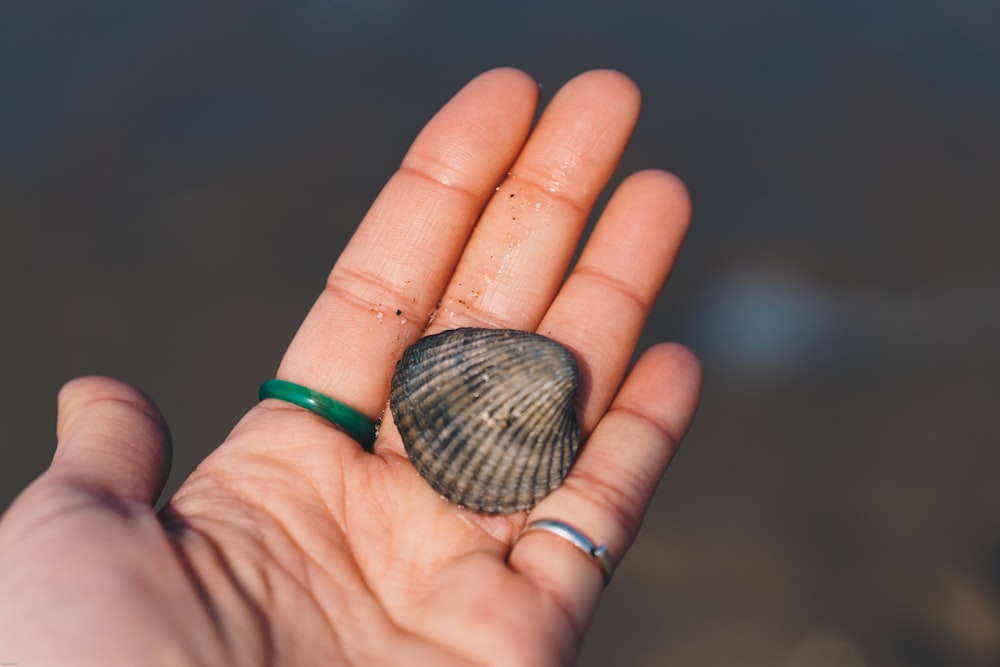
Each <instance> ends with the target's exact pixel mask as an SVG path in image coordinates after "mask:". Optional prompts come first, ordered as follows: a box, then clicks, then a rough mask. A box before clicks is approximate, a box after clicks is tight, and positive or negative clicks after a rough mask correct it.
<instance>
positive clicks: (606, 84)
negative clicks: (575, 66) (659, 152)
mask: <svg viewBox="0 0 1000 667" xmlns="http://www.w3.org/2000/svg"><path fill="white" fill-rule="evenodd" d="M578 83H583V84H586V85H588V86H599V87H601V88H603V89H604V90H606V91H608V92H613V93H614V94H615V95H617V96H618V97H619V98H621V99H624V100H627V101H629V102H634V103H635V104H639V103H640V102H641V100H642V91H641V90H640V88H639V84H637V83H636V82H635V80H634V79H632V77H630V76H628V75H627V74H625V73H623V72H620V71H618V70H615V69H592V70H588V71H586V72H583V73H581V74H578V75H576V76H575V77H573V78H572V79H570V81H569V83H568V84H567V85H576V84H578Z"/></svg>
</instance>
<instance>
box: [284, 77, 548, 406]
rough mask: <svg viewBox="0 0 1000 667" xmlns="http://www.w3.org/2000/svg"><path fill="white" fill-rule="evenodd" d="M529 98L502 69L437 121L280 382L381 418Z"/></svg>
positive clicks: (382, 202) (353, 247) (527, 119)
mask: <svg viewBox="0 0 1000 667" xmlns="http://www.w3.org/2000/svg"><path fill="white" fill-rule="evenodd" d="M537 101H538V85H537V83H536V82H535V81H534V80H533V79H531V78H530V77H529V76H528V75H526V74H524V73H523V72H520V71H517V70H511V69H501V70H493V71H491V72H487V73H485V74H483V75H481V76H479V77H477V78H476V79H474V80H473V81H472V82H470V83H469V84H468V85H466V86H465V87H464V88H463V89H462V90H461V91H460V92H459V93H458V94H457V95H456V96H455V97H454V98H452V100H451V101H450V102H448V104H446V105H445V106H444V108H442V109H441V111H439V112H438V113H437V115H436V116H435V117H434V118H433V119H432V120H431V121H430V122H429V123H428V124H427V126H426V127H425V128H424V130H423V131H422V132H421V133H420V135H419V136H418V137H417V139H416V140H415V141H414V143H413V146H412V147H411V149H410V151H409V152H408V153H407V155H406V157H405V158H404V159H403V162H402V164H401V166H400V168H399V170H398V171H397V172H396V173H395V174H394V175H393V176H392V177H391V178H390V180H389V182H388V183H387V184H386V186H385V188H384V189H383V190H382V192H381V193H380V194H379V196H378V198H377V199H376V200H375V203H374V204H373V205H372V207H371V209H370V210H369V211H368V213H367V215H366V216H365V218H364V220H363V221H362V222H361V225H360V226H359V227H358V230H357V231H356V232H355V234H354V236H353V238H352V239H351V241H350V243H349V244H348V246H347V248H346V249H345V250H344V252H343V253H342V254H341V256H340V259H339V260H338V261H337V263H336V265H335V266H334V268H333V271H332V272H331V274H330V277H329V279H328V281H327V284H326V287H325V289H324V290H323V292H322V294H321V295H320V296H319V298H318V299H317V301H316V303H315V305H314V306H313V308H312V310H311V311H310V312H309V315H308V316H307V317H306V319H305V321H304V322H303V324H302V326H301V328H300V329H299V331H298V333H297V334H296V336H295V338H294V340H293V341H292V343H291V345H290V346H289V348H288V351H287V352H286V354H285V357H284V359H283V360H282V362H281V365H280V367H279V369H278V377H280V378H283V379H287V380H290V381H292V382H296V383H300V384H303V385H305V386H307V387H310V388H312V389H315V390H317V391H320V392H322V393H324V394H328V395H330V396H333V397H335V398H337V399H338V400H341V401H344V402H346V403H349V404H350V405H351V406H352V407H354V408H356V409H357V410H360V411H361V412H362V413H364V414H366V415H368V416H369V417H375V416H377V415H378V413H379V412H380V411H381V409H382V408H383V406H384V402H385V397H386V396H387V395H388V385H389V381H390V377H391V373H392V369H393V366H394V362H395V360H396V359H398V358H399V356H400V355H401V354H402V351H403V349H405V348H406V347H407V346H408V345H409V344H410V343H412V342H413V341H414V340H416V338H418V337H419V336H420V334H421V332H422V331H423V329H424V326H425V325H426V323H427V321H428V319H429V317H430V314H431V312H432V311H433V309H434V307H435V306H436V304H437V302H438V300H439V298H440V296H441V293H442V292H443V290H444V288H445V285H446V284H447V281H448V279H449V277H450V276H451V273H452V271H453V270H454V267H455V265H456V264H457V262H458V258H459V256H460V255H461V253H462V249H463V248H464V247H465V243H466V241H467V240H468V237H469V234H470V233H471V230H472V228H473V227H474V225H475V223H476V219H477V218H478V216H479V213H480V211H481V209H482V208H483V206H484V205H485V202H486V201H487V199H488V198H489V196H490V195H491V194H492V193H493V191H494V189H495V187H496V185H497V184H498V183H499V182H500V181H501V180H502V178H503V176H504V174H505V173H506V171H507V169H508V167H509V166H510V164H511V163H512V162H513V160H514V158H515V157H516V156H517V154H518V152H519V151H520V149H521V146H522V144H523V143H524V141H525V138H526V137H527V135H528V131H529V129H530V126H531V121H532V118H533V115H534V111H535V105H536V104H537ZM414 258H417V259H418V260H419V261H414Z"/></svg>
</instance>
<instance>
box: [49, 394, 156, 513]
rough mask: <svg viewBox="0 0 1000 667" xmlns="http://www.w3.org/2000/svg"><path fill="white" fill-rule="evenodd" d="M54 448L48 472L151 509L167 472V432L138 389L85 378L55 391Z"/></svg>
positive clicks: (147, 400)
mask: <svg viewBox="0 0 1000 667" xmlns="http://www.w3.org/2000/svg"><path fill="white" fill-rule="evenodd" d="M56 435H57V437H58V444H57V445H56V453H55V456H54V457H53V459H52V465H51V467H50V469H49V473H50V474H52V475H53V476H58V477H59V478H60V479H61V480H62V481H64V482H69V483H74V484H79V485H81V486H84V487H88V488H92V489H97V490H102V491H104V492H106V493H111V494H113V495H115V496H118V497H121V498H126V499H129V500H134V501H138V502H144V503H148V504H152V503H154V502H155V501H156V498H157V496H159V495H160V491H162V490H163V485H164V483H166V480H167V474H168V473H169V472H170V456H171V446H170V433H169V431H168V430H167V424H166V421H165V420H164V419H163V415H162V414H161V413H160V411H159V409H158V408H157V407H156V405H154V404H153V402H152V401H151V400H150V399H149V398H148V397H147V396H146V395H145V394H143V393H142V392H141V391H139V390H138V389H136V388H134V387H132V386H130V385H127V384H125V383H124V382H119V381H117V380H112V379H110V378H102V377H84V378H78V379H76V380H72V381H70V382H68V383H67V384H66V385H65V386H63V388H62V390H61V391H60V392H59V418H58V422H57V425H56Z"/></svg>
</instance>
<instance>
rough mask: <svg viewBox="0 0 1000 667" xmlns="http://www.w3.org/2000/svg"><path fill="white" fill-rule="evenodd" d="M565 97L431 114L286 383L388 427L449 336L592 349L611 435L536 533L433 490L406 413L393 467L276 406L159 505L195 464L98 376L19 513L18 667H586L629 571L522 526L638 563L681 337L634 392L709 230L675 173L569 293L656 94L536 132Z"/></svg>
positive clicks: (124, 393) (674, 442)
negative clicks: (471, 333)
mask: <svg viewBox="0 0 1000 667" xmlns="http://www.w3.org/2000/svg"><path fill="white" fill-rule="evenodd" d="M537 97H538V88H537V86H536V84H535V82H534V81H533V80H531V79H530V78H528V77H527V76H525V75H524V74H522V73H520V72H517V71H513V70H496V71H492V72H488V73H486V74H484V75H482V76H480V77H478V78H477V79H475V80H474V81H472V82H471V83H470V84H469V85H468V86H466V87H465V88H464V89H463V90H462V91H461V92H459V93H458V95H457V96H456V97H455V98H453V99H452V100H451V101H450V102H449V103H448V104H447V105H446V106H445V107H444V108H443V109H442V110H441V111H440V112H439V113H438V114H437V115H436V116H435V117H434V118H433V119H432V120H431V121H430V123H428V125H427V127H426V128H425V129H424V130H423V131H422V132H421V134H420V135H419V137H418V138H417V140H416V141H415V143H414V144H413V147H412V148H411V150H410V151H409V153H408V154H407V155H406V158H405V159H404V161H403V163H402V166H401V168H400V169H399V171H398V172H397V173H396V174H395V175H394V176H393V177H392V178H391V179H390V181H389V183H388V184H387V185H386V187H385V189H384V190H383V191H382V193H381V194H380V195H379V197H378V198H377V199H376V201H375V203H374V205H373V206H372V208H371V210H370V211H369V213H368V214H367V215H366V217H365V219H364V220H363V221H362V223H361V225H360V227H359V228H358V230H357V232H356V233H355V235H354V238H353V239H352V240H351V242H350V244H349V245H348V246H347V248H346V249H345V250H344V253H343V254H342V255H341V257H340V259H339V260H338V261H337V263H336V266H334V268H333V271H332V273H331V274H330V278H329V282H328V283H327V285H326V289H325V290H324V291H323V292H322V294H321V295H320V297H319V299H318V300H317V301H316V304H315V306H314V307H313V309H312V311H311V312H310V313H309V315H308V317H307V318H306V320H305V322H304V323H303V325H302V327H301V329H300V330H299V332H298V334H297V335H296V336H295V339H294V340H293V342H292V343H291V345H290V347H289V349H288V351H287V353H286V355H285V357H284V359H283V361H282V363H281V366H280V368H279V370H278V373H277V377H279V378H282V379H287V380H291V381H293V382H297V383H300V384H303V385H306V386H308V387H311V388H313V389H316V390H318V391H321V392H323V393H325V394H327V395H329V396H332V397H335V398H337V399H339V400H341V401H343V402H345V403H348V404H350V405H352V406H353V407H355V408H357V409H359V410H360V411H362V412H364V413H365V414H367V415H368V416H369V417H372V418H375V417H376V416H378V415H379V414H380V413H381V412H382V410H383V408H384V406H385V404H386V399H387V396H388V388H389V381H390V378H391V374H392V371H393V368H394V365H395V362H396V360H397V359H398V358H399V356H400V354H401V353H402V351H403V349H404V348H405V347H407V346H408V345H410V344H411V343H413V342H414V341H415V340H416V339H417V338H418V337H420V336H421V335H423V334H424V333H432V332H437V331H441V330H444V329H453V328H457V327H461V326H485V327H504V328H515V329H527V330H537V331H539V332H541V333H544V334H546V335H548V336H550V337H552V338H555V339H557V340H559V341H560V342H562V343H563V344H564V345H566V346H567V347H569V348H570V349H571V350H573V352H574V353H575V355H576V356H577V358H578V359H579V360H580V365H581V369H582V374H583V385H582V392H583V401H582V403H581V405H582V407H581V408H580V419H581V426H582V431H583V434H584V436H585V437H587V441H586V445H585V447H584V448H583V450H582V452H581V454H580V456H579V457H578V459H577V461H576V463H575V465H574V467H573V468H572V469H571V471H570V474H569V476H568V477H567V479H566V481H565V483H564V485H563V486H562V487H560V488H559V489H557V490H556V491H554V492H553V493H552V494H550V495H549V496H548V497H546V498H545V499H544V500H542V501H541V502H540V503H539V504H538V505H537V506H536V507H535V508H534V509H533V510H532V511H531V512H530V514H526V513H517V514H513V515H508V516H489V515H482V514H477V513H474V512H470V511H467V510H461V509H457V508H456V507H454V506H452V505H450V504H449V503H447V502H446V501H444V500H442V499H441V498H440V497H439V496H438V495H437V494H436V493H435V492H434V491H432V490H431V488H430V487H429V486H428V485H427V483H426V482H424V481H423V479H421V478H420V477H419V476H418V475H417V473H416V472H415V471H414V469H413V466H412V465H411V464H410V462H409V460H408V459H407V457H406V454H405V452H404V450H403V447H402V444H401V442H400V438H399V435H398V433H397V432H396V430H395V428H394V427H393V426H392V419H391V415H389V414H388V413H387V414H386V416H385V419H384V421H383V423H382V427H381V431H380V434H379V437H378V440H377V442H376V444H375V449H374V454H370V453H367V452H365V451H364V450H363V449H362V448H361V447H360V446H359V445H358V444H357V443H356V442H355V441H353V440H352V439H351V438H350V437H348V436H347V435H345V434H344V433H342V432H341V431H339V430H337V429H335V428H334V427H332V426H331V425H330V424H328V423H327V422H325V421H323V420H322V419H321V418H319V417H317V416H316V415H314V414H312V413H310V412H307V411H305V410H302V409H300V408H297V407H294V406H291V405H288V404H286V403H282V402H279V401H265V402H263V403H261V404H259V405H257V406H256V407H254V408H253V409H252V410H250V412H249V413H248V414H247V415H246V416H245V417H244V418H243V419H242V420H241V421H240V423H239V424H238V425H237V426H236V428H235V429H234V430H233V432H232V433H231V434H230V436H229V437H228V438H227V439H226V441H225V442H224V443H223V444H222V445H221V446H220V447H218V448H217V449H216V451H214V452H213V453H212V454H211V455H210V456H209V457H208V458H206V459H205V460H204V461H203V462H202V464H201V465H200V466H199V467H198V468H197V470H195V472H194V473H193V474H192V475H191V476H190V477H189V478H188V479H187V481H186V482H185V483H184V484H183V486H182V487H181V488H180V490H179V491H178V492H177V494H176V495H175V496H174V497H173V498H172V499H171V500H170V502H169V503H168V504H167V506H166V507H165V508H164V510H163V511H162V512H161V513H159V514H157V513H155V512H154V511H153V509H152V504H153V503H154V502H155V500H156V497H157V495H158V494H159V492H160V490H161V489H162V485H163V483H164V480H165V478H166V475H167V472H168V468H169V461H170V443H169V436H168V434H167V429H166V426H165V424H164V422H163V419H162V417H161V416H160V413H159V411H158V410H157V409H156V407H155V406H154V405H153V404H152V403H151V402H150V401H149V400H148V399H147V398H146V397H145V396H144V395H142V394H141V393H140V392H138V391H137V390H135V389H133V388H131V387H129V386H127V385H124V384H122V383H119V382H116V381H114V380H110V379H105V378H84V379H79V380H75V381H73V382H71V383H69V384H68V385H66V387H64V389H63V390H62V392H61V393H60V397H59V420H58V446H57V449H56V453H55V456H54V458H53V461H52V464H51V466H50V468H49V469H48V470H47V471H46V472H45V473H44V474H43V475H42V476H41V477H40V478H39V479H38V480H36V481H35V482H34V483H33V484H32V485H31V486H29V487H28V488H27V489H26V490H25V491H24V492H23V493H22V494H21V496H20V497H19V498H18V499H17V501H16V502H15V503H14V504H13V505H12V506H11V508H10V510H9V511H8V513H7V514H6V515H5V516H4V518H3V520H2V522H0V659H2V660H4V661H13V662H15V663H17V664H20V665H23V666H24V667H29V666H31V667H34V666H35V665H57V664H74V665H111V664H113V665H127V664H143V665H151V664H183V665H212V666H218V665H226V664H232V665H265V664H269V665H270V664H273V665H281V664H287V665H313V664H315V665H334V664H356V665H378V664H395V665H425V664H426V665H451V664H463V665H464V664H480V665H485V664H490V665H492V664H496V665H550V664H565V663H569V662H571V661H572V659H573V658H574V656H575V655H576V653H577V651H578V649H579V646H580V643H581V640H582V638H583V634H584V632H585V630H586V627H587V624H588V621H589V619H590V617H591V614H592V613H593V611H594V608H595V606H596V604H597V602H598V599H599V597H600V594H601V590H602V587H603V581H602V573H601V570H600V568H599V567H598V566H597V564H596V562H595V561H593V560H591V559H588V558H587V557H586V556H585V554H583V553H582V552H580V551H579V550H577V549H576V548H574V547H573V546H572V545H570V544H569V543H568V542H565V541H564V540H562V539H560V538H559V537H557V536H555V535H552V534H551V533H546V532H530V533H526V534H525V535H524V536H523V537H521V536H520V532H521V529H522V528H523V527H524V525H525V522H526V519H529V518H550V519H558V520H560V521H565V522H566V523H568V524H570V525H572V526H574V527H576V528H577V529H579V530H580V531H581V532H583V533H584V534H586V535H589V536H591V537H592V538H593V539H594V540H595V541H599V542H600V543H603V544H605V545H606V546H607V548H608V550H609V551H610V553H611V555H612V557H613V558H614V559H615V561H616V562H618V561H620V560H621V558H622V557H623V556H624V554H625V552H626V550H627V549H628V547H629V545H630V544H631V542H632V540H633V539H634V538H635V536H636V533H637V531H638V529H639V524H640V521H641V519H642V516H643V513H644V511H645V509H646V507H647V505H648V503H649V501H650V497H651V495H652V493H653V490H654V488H655V486H656V484H657V483H658V481H659V479H660V477H661V475H662V473H663V471H664V469H665V468H666V466H667V463H668V462H669V460H670V458H671V456H672V455H673V453H674V451H675V450H676V448H677V446H678V444H679V443H680V440H681V438H682V436H683V434H684V432H685V430H686V429H687V427H688V425H689V424H690V421H691V419H692V416H693V413H694V410H695V405H696V402H697V395H698V392H699V387H700V380H701V376H700V369H699V367H698V364H697V362H696V361H695V359H694V357H693V356H692V355H691V354H690V353H689V352H688V351H687V350H685V349H683V348H681V347H679V346H675V345H661V346H657V347H654V348H653V349H651V350H649V351H648V352H646V353H645V354H644V355H643V356H642V357H641V358H640V359H639V361H638V362H637V363H636V364H635V366H634V368H633V369H632V371H631V372H630V373H629V374H628V377H626V378H625V379H624V381H622V379H623V377H624V375H625V372H626V368H627V366H628V364H629V361H630V359H631V356H632V353H633V350H634V347H635V345H636V342H637V340H638V337H639V334H640V330H641V328H642V326H643V323H644V321H645V319H646V316H647V314H648V312H649V309H650V307H651V305H652V303H653V301H654V299H655V298H656V295H657V294H658V292H659V290H660V289H661V287H662V285H663V282H664V281H665V279H666V276H667V273H668V271H669V269H670V267H671V265H672V263H673V261H674V258H675V255H676V253H677V251H678V248H679V246H680V243H681V239H682V236H683V234H684V231H685V229H686V227H687V224H688V219H689V204H688V199H687V195H686V193H685V190H684V188H683V186H682V185H681V184H680V183H678V181H676V180H675V179H674V178H673V177H671V176H669V175H667V174H665V173H662V172H657V171H648V172H642V173H638V174H635V175H633V176H632V177H630V178H628V179H627V180H626V181H625V182H624V183H622V184H621V186H620V187H619V188H618V190H617V192H616V193H615V194H614V196H613V198H612V199H611V201H610V203H609V204H608V207H607V209H606V210H605V212H604V213H603V215H602V216H601V219H600V221H599V223H598V225H597V227H596V229H595V231H594V232H593V234H592V236H591V238H590V240H589V241H588V243H587V244H586V247H585V249H584V251H583V254H582V256H581V257H580V259H579V261H578V263H577V264H576V266H575V268H574V269H573V271H572V273H571V274H570V276H569V278H568V279H566V280H565V281H564V277H565V273H566V270H567V268H568V266H569V264H570V262H571V260H572V257H573V253H574V250H575V247H576V245H577V243H578V241H579V239H580V236H581V233H582V230H583V227H584V223H585V221H586V218H587V216H588V214H589V212H590V210H591V207H592V206H593V204H594V201H595V199H596V198H597V196H598V194H599V193H600V192H601V190H602V189H603V188H604V187H605V185H606V184H607V181H608V179H609V177H610V176H611V174H612V171H613V170H614V168H615V165H616V164H617V161H618V159H619V157H620V155H621V153H622V151H623V149H624V147H625V144H626V142H627V140H628V137H629V135H630V133H631V131H632V128H633V126H634V123H635V121H636V118H637V114H638V109H639V95H638V91H637V90H636V88H635V86H634V85H633V84H632V82H630V81H629V80H628V79H626V78H625V77H623V76H622V75H619V74H616V73H613V72H590V73H587V74H584V75H582V76H580V77H578V78H576V79H574V80H573V81H571V82H570V83H568V84H567V85H566V86H565V87H564V88H563V89H562V90H560V91H559V93H558V94H557V95H556V97H555V98H554V99H553V100H552V102H551V104H550V105H549V106H548V108H547V109H546V111H545V113H544V115H543V116H542V117H541V119H540V120H539V122H538V124H537V127H535V128H534V130H533V131H532V130H531V127H530V126H531V122H532V118H533V114H534V112H535V105H536V103H537ZM529 135H530V136H529ZM498 184H499V187H498ZM435 309H436V314H435V316H434V317H433V320H432V322H431V324H430V326H429V327H428V328H427V331H426V332H425V331H424V329H425V326H426V325H427V322H428V321H429V320H431V316H432V313H435ZM397 311H398V312H399V314H398V315H397ZM262 379H263V378H262Z"/></svg>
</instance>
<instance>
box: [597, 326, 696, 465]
mask: <svg viewBox="0 0 1000 667" xmlns="http://www.w3.org/2000/svg"><path fill="white" fill-rule="evenodd" d="M702 383H703V371H702V365H701V361H700V360H699V359H698V356H697V355H696V354H695V353H694V352H693V351H692V350H691V349H690V348H688V347H686V346H684V345H681V344H679V343H660V344H658V345H655V346H653V347H651V348H650V349H648V350H646V352H644V353H643V354H642V356H640V357H639V361H638V362H637V363H636V365H635V368H634V369H633V371H632V373H630V374H629V377H628V381H627V386H626V387H624V388H623V391H622V392H621V393H620V394H619V395H618V397H617V398H616V399H615V405H614V407H615V408H625V409H628V410H632V411H635V412H637V413H642V414H644V415H645V416H646V417H647V418H648V419H649V420H650V421H652V422H654V423H656V424H657V425H658V427H659V428H660V429H661V430H662V431H663V432H664V433H666V434H667V436H668V440H669V444H670V446H672V447H677V446H679V445H680V443H681V441H682V440H683V439H684V436H685V434H686V433H687V431H688V429H689V428H690V426H691V422H692V421H693V420H694V415H695V412H696V411H697V408H698V401H699V400H700V398H701V389H702ZM651 396H656V397H658V400H656V401H651V400H650V399H649V397H651Z"/></svg>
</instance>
